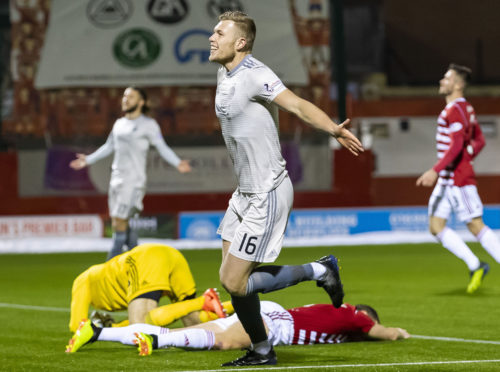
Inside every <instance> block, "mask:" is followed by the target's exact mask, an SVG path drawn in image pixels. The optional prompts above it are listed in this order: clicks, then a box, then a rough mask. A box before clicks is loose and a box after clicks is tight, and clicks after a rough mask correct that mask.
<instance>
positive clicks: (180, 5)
mask: <svg viewBox="0 0 500 372" xmlns="http://www.w3.org/2000/svg"><path fill="white" fill-rule="evenodd" d="M147 10H148V14H149V16H150V17H151V18H152V19H153V20H155V21H156V22H159V23H165V24H173V23H178V22H181V21H183V20H184V19H185V18H186V17H187V15H188V13H189V6H188V4H187V2H186V1H185V0H150V1H149V2H148V5H147Z"/></svg>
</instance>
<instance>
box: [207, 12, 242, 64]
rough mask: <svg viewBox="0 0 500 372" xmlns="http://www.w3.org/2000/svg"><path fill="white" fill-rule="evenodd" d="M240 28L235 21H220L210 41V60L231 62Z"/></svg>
mask: <svg viewBox="0 0 500 372" xmlns="http://www.w3.org/2000/svg"><path fill="white" fill-rule="evenodd" d="M238 38H239V30H238V27H237V26H236V25H235V23H234V22H233V21H220V22H219V23H218V24H217V25H216V26H215V28H214V33H213V34H212V36H210V38H209V39H208V40H209V41H210V56H209V58H208V59H209V61H211V62H217V63H220V64H221V65H224V64H226V63H228V62H231V61H232V60H233V58H234V56H235V52H236V42H237V40H238Z"/></svg>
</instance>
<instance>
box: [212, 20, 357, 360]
mask: <svg viewBox="0 0 500 372" xmlns="http://www.w3.org/2000/svg"><path fill="white" fill-rule="evenodd" d="M255 34H256V27H255V23H254V21H253V19H252V18H250V17H249V16H248V15H246V14H245V13H242V12H238V11H235V12H226V13H224V14H222V15H220V16H219V23H218V24H217V25H216V26H215V28H214V32H213V34H212V36H211V37H210V38H209V41H210V57H209V60H210V61H212V62H217V63H219V64H220V65H221V67H220V69H219V71H218V74H217V92H216V97H215V111H216V114H217V117H218V119H219V122H220V124H221V127H222V134H223V136H224V141H225V143H226V146H227V149H228V151H229V155H230V156H231V159H232V161H233V165H234V171H235V173H236V177H237V180H238V187H237V189H236V191H235V192H234V193H233V195H232V197H231V200H230V201H229V206H228V208H227V211H226V214H225V216H224V218H223V220H222V222H221V225H220V227H219V234H220V235H221V237H222V240H223V253H222V254H223V259H222V264H221V268H220V280H221V283H222V285H223V286H224V288H225V289H226V290H227V291H228V292H229V293H230V294H231V300H232V303H233V306H234V309H235V311H236V313H237V314H238V318H239V320H240V321H241V323H242V325H243V327H244V329H245V331H246V332H247V333H248V335H249V336H250V339H251V342H252V350H250V351H249V352H248V353H247V354H246V355H244V356H243V357H241V358H239V359H236V360H234V361H231V362H228V363H225V364H223V365H224V366H245V365H260V364H276V362H277V359H276V354H275V352H274V350H273V348H272V345H271V343H270V342H269V340H268V339H267V335H266V330H265V327H264V323H263V321H262V318H261V316H260V301H259V297H258V293H267V292H271V291H274V290H278V289H281V288H285V287H288V286H290V285H294V284H297V283H299V282H302V281H305V280H316V281H317V284H318V286H321V287H323V288H324V289H325V290H326V292H327V293H328V295H329V296H330V298H331V300H332V303H333V304H334V306H336V307H339V306H341V304H342V299H343V296H344V292H343V289H342V283H341V281H340V276H339V272H338V265H337V259H336V258H335V257H334V256H332V255H329V256H325V257H323V258H321V259H319V260H317V261H316V262H312V263H308V264H305V265H297V266H276V265H268V266H260V267H258V266H259V265H260V264H261V263H263V262H273V261H275V260H276V258H277V257H278V255H279V252H280V250H281V246H282V242H283V236H284V233H285V228H286V225H287V221H288V216H289V213H290V210H291V208H292V203H293V187H292V184H291V182H290V179H289V177H288V173H287V171H286V169H285V164H286V163H285V160H284V159H283V157H282V156H281V150H280V143H279V137H278V108H282V109H284V110H287V111H289V112H292V113H294V114H295V115H297V116H298V117H299V118H300V119H302V120H304V121H305V122H306V123H308V124H310V125H311V126H313V127H315V128H317V129H320V130H323V131H325V132H327V133H328V134H330V135H332V136H334V137H335V138H337V140H338V141H339V142H340V143H341V144H342V145H344V146H345V147H346V148H347V149H349V150H350V151H351V152H352V153H353V154H355V155H357V154H358V153H359V152H361V151H363V147H362V146H361V143H360V142H359V140H358V139H357V138H356V137H355V136H354V135H353V134H352V133H350V132H349V131H348V130H347V129H345V128H344V126H345V125H347V124H348V123H349V121H348V120H347V121H345V122H344V123H342V124H340V125H337V124H335V123H334V122H333V121H332V120H331V119H330V118H329V117H328V116H327V115H326V114H325V113H324V112H323V111H322V110H320V109H319V108H318V107H316V106H315V105H313V104H312V103H310V102H308V101H305V100H303V99H301V98H299V97H298V96H296V95H295V94H294V93H292V92H291V91H290V90H289V89H287V88H286V87H285V85H284V84H283V83H282V81H281V80H280V79H279V78H278V77H277V76H276V74H275V73H274V72H273V71H272V70H271V69H270V68H269V67H267V66H266V65H265V64H263V63H262V62H260V61H259V60H258V59H256V58H254V57H253V56H252V54H251V52H252V47H253V42H254V39H255Z"/></svg>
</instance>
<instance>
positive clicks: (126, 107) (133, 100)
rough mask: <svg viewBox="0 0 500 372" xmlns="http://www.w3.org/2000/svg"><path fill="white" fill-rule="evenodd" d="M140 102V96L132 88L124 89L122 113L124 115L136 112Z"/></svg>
mask: <svg viewBox="0 0 500 372" xmlns="http://www.w3.org/2000/svg"><path fill="white" fill-rule="evenodd" d="M141 102H142V98H141V95H140V94H139V92H138V91H136V90H135V89H132V88H127V89H125V92H123V97H122V111H123V112H126V113H130V112H134V111H135V110H137V109H138V108H139V106H140V104H141Z"/></svg>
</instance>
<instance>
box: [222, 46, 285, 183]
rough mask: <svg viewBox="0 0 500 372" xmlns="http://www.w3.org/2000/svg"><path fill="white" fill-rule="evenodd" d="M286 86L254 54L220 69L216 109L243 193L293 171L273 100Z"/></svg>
mask: <svg viewBox="0 0 500 372" xmlns="http://www.w3.org/2000/svg"><path fill="white" fill-rule="evenodd" d="M285 89H286V87H285V85H284V84H283V83H282V82H281V80H280V79H279V78H278V76H276V74H275V73H274V72H273V71H272V70H271V69H270V68H269V67H267V66H266V65H264V64H263V63H262V62H260V61H258V60H257V59H255V58H253V57H252V56H251V55H247V56H245V58H244V59H243V60H242V61H241V62H240V64H239V65H238V66H236V67H235V68H234V69H233V70H231V71H227V70H226V69H225V68H224V67H221V68H220V69H219V71H218V73H217V93H216V96H215V113H216V115H217V117H218V119H219V122H220V125H221V128H222V135H223V137H224V141H225V142H226V146H227V149H228V151H229V155H230V157H231V160H232V161H233V165H234V170H235V172H236V177H237V179H238V187H239V190H240V191H241V192H244V193H263V192H269V191H271V190H273V189H275V188H276V187H277V186H278V185H279V184H280V183H281V181H283V179H284V178H285V176H286V174H287V172H286V169H285V164H286V163H285V160H284V159H283V157H282V156H281V147H280V142H279V137H278V125H279V123H278V107H277V106H276V105H274V104H272V101H273V100H274V98H276V96H277V95H278V94H280V93H281V92H283V91H284V90H285Z"/></svg>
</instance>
